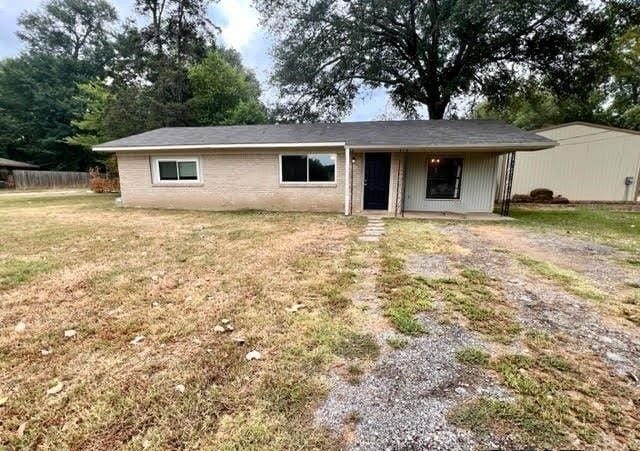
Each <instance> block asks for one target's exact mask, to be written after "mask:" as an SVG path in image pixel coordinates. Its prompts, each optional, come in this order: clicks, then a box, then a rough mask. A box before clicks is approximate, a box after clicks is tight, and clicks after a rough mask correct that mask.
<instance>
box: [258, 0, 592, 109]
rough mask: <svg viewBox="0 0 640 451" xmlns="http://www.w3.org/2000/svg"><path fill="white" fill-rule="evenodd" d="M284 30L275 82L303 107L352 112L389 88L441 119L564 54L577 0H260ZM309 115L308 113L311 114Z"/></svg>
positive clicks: (409, 105) (404, 102) (407, 105)
mask: <svg viewBox="0 0 640 451" xmlns="http://www.w3.org/2000/svg"><path fill="white" fill-rule="evenodd" d="M256 5H257V7H258V8H259V10H260V11H261V13H262V15H263V16H264V18H265V20H266V22H267V23H268V24H269V25H270V26H271V29H272V30H273V32H274V33H275V34H276V35H277V37H278V42H277V46H276V49H275V63H276V68H275V74H274V80H275V82H276V83H277V84H278V85H279V86H280V88H281V91H282V93H283V96H284V98H285V100H287V102H288V104H289V105H290V108H291V109H292V111H294V112H296V113H299V114H301V113H307V114H309V113H310V114H311V117H312V115H313V113H315V114H316V115H318V114H319V115H320V116H328V117H330V118H331V117H332V118H336V117H340V116H341V115H343V114H345V113H346V112H347V111H348V110H349V109H350V108H351V105H352V102H353V100H354V98H355V96H356V95H357V93H358V92H359V91H360V90H361V89H363V88H365V89H366V88H378V87H384V88H386V89H387V90H388V92H389V93H390V95H391V98H392V100H393V101H394V103H395V104H396V105H397V106H398V107H400V108H401V109H402V110H404V111H405V112H406V113H407V114H408V115H415V114H416V110H417V108H418V107H419V106H421V105H424V106H426V107H427V109H428V112H429V117H430V118H431V119H441V118H443V117H444V116H445V114H446V112H447V107H448V106H449V105H450V103H451V101H452V100H454V99H455V98H456V97H458V96H461V95H464V94H467V93H469V92H471V91H474V90H475V91H479V92H482V91H483V90H484V89H490V87H491V86H492V85H495V83H492V82H494V81H495V80H496V79H504V78H506V77H509V76H511V75H512V74H513V73H514V72H516V71H522V70H525V69H527V68H529V67H530V65H531V62H532V61H535V60H536V59H538V58H540V57H541V56H547V55H557V54H559V53H561V52H562V51H563V47H564V46H565V45H566V44H567V43H568V42H570V41H571V34H572V33H573V32H574V30H575V27H576V26H577V24H578V18H579V17H580V16H581V15H582V14H583V13H584V11H585V8H586V7H585V6H583V5H581V4H580V3H579V1H578V0H425V1H418V0H351V1H348V2H347V1H343V0H307V1H298V0H256ZM307 117H309V116H307Z"/></svg>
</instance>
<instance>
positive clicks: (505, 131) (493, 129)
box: [93, 120, 555, 152]
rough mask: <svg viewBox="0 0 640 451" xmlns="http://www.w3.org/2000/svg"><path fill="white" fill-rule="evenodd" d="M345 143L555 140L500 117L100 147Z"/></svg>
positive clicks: (250, 128) (226, 131)
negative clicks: (495, 119)
mask: <svg viewBox="0 0 640 451" xmlns="http://www.w3.org/2000/svg"><path fill="white" fill-rule="evenodd" d="M315 144H318V145H340V146H349V147H352V148H358V147H360V148H375V147H381V148H384V147H394V148H411V147H414V148H418V147H420V148H500V149H505V148H514V149H531V150H533V149H541V148H548V147H553V146H554V145H555V142H554V141H552V140H550V139H548V138H545V137H543V136H540V135H536V134H535V133H532V132H528V131H524V130H521V129H519V128H516V127H513V126H511V125H508V124H506V123H505V122H502V121H494V120H433V121H422V120H421V121H374V122H343V123H329V124H327V123H323V124H275V125H234V126H215V127H167V128H159V129H156V130H151V131H148V132H145V133H140V134H138V135H133V136H129V137H126V138H122V139H117V140H115V141H110V142H107V143H104V144H99V145H97V146H94V147H93V149H94V150H96V151H104V152H112V151H125V150H126V151H129V150H150V149H172V148H229V147H271V146H273V145H285V146H286V145H292V146H294V145H306V146H312V145H315Z"/></svg>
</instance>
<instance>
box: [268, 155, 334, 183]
mask: <svg viewBox="0 0 640 451" xmlns="http://www.w3.org/2000/svg"><path fill="white" fill-rule="evenodd" d="M280 181H281V182H282V183H334V182H335V181H336V155H335V154H320V153H319V154H313V153H310V154H304V155H280Z"/></svg>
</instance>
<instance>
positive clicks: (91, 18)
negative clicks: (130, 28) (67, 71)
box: [17, 0, 118, 60]
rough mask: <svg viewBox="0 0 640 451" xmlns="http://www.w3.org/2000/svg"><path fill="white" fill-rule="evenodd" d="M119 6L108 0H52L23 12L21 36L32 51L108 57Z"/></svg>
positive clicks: (78, 57) (85, 56)
mask: <svg viewBox="0 0 640 451" xmlns="http://www.w3.org/2000/svg"><path fill="white" fill-rule="evenodd" d="M117 18H118V17H117V14H116V10H115V9H114V7H113V6H111V4H109V2H107V1H106V0H51V1H49V2H48V3H45V4H44V5H43V7H42V10H40V11H35V12H33V11H32V12H25V13H23V14H22V15H20V18H19V19H18V25H19V26H20V30H19V31H18V32H17V34H18V37H19V38H20V39H22V40H23V41H24V42H25V44H26V45H27V47H28V48H29V51H30V52H32V53H43V54H48V55H61V56H65V57H68V58H71V59H73V60H79V59H93V58H98V57H99V58H100V59H104V58H105V57H108V56H109V55H108V53H109V49H110V44H109V34H110V25H111V24H112V23H113V22H115V20H116V19H117Z"/></svg>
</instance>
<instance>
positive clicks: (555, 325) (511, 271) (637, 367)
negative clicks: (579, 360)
mask: <svg viewBox="0 0 640 451" xmlns="http://www.w3.org/2000/svg"><path fill="white" fill-rule="evenodd" d="M440 231H441V232H442V233H446V234H449V235H452V236H456V237H458V244H460V245H462V246H464V247H466V248H468V249H470V250H471V252H470V253H469V254H468V255H466V256H457V257H455V258H457V261H458V263H460V264H463V265H468V266H472V267H475V268H478V269H481V270H483V271H484V272H485V273H486V274H487V275H488V276H489V277H491V278H494V279H495V280H498V281H501V282H503V283H501V287H502V289H503V292H504V295H505V297H506V299H507V300H508V301H510V302H511V304H512V305H513V306H514V307H516V309H517V316H518V320H519V321H520V323H521V324H523V325H524V326H525V327H528V328H532V329H541V330H544V331H547V332H550V333H556V334H557V333H559V334H563V335H564V336H566V337H568V338H569V341H568V343H567V345H570V346H573V347H575V348H576V349H584V348H585V347H586V348H590V349H591V350H593V351H594V352H596V353H597V354H599V355H600V356H601V357H602V358H603V360H605V361H606V362H607V363H609V364H610V366H611V367H612V368H613V370H614V373H615V374H617V375H619V376H625V377H627V376H628V377H629V379H631V380H632V381H635V380H637V379H636V378H640V329H638V328H634V327H623V326H622V325H621V324H619V323H617V322H615V321H613V320H611V319H609V318H605V317H603V315H601V314H600V313H599V312H598V311H597V310H596V309H595V307H594V306H593V304H592V303H591V301H587V300H584V299H581V298H579V297H577V296H574V295H572V294H570V293H567V292H565V291H563V290H562V289H561V288H558V287H556V286H554V285H553V284H551V283H549V282H547V281H544V280H540V279H538V278H536V277H535V276H532V275H531V274H529V273H528V272H527V271H526V270H524V269H523V268H521V267H520V266H519V265H518V264H516V262H515V261H514V258H513V256H512V255H509V254H505V253H501V252H496V251H494V250H493V249H492V245H493V242H492V241H490V240H487V239H484V237H478V236H475V235H473V234H472V233H469V230H468V229H467V228H466V227H464V226H461V225H447V226H444V227H441V228H440ZM556 237H557V236H556ZM452 264H453V262H452ZM598 264H599V263H598V262H595V261H594V262H592V265H593V266H597V265H598ZM617 277H618V280H619V281H620V283H622V280H623V279H620V278H623V277H624V275H621V274H618V276H617ZM612 356H614V357H612Z"/></svg>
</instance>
